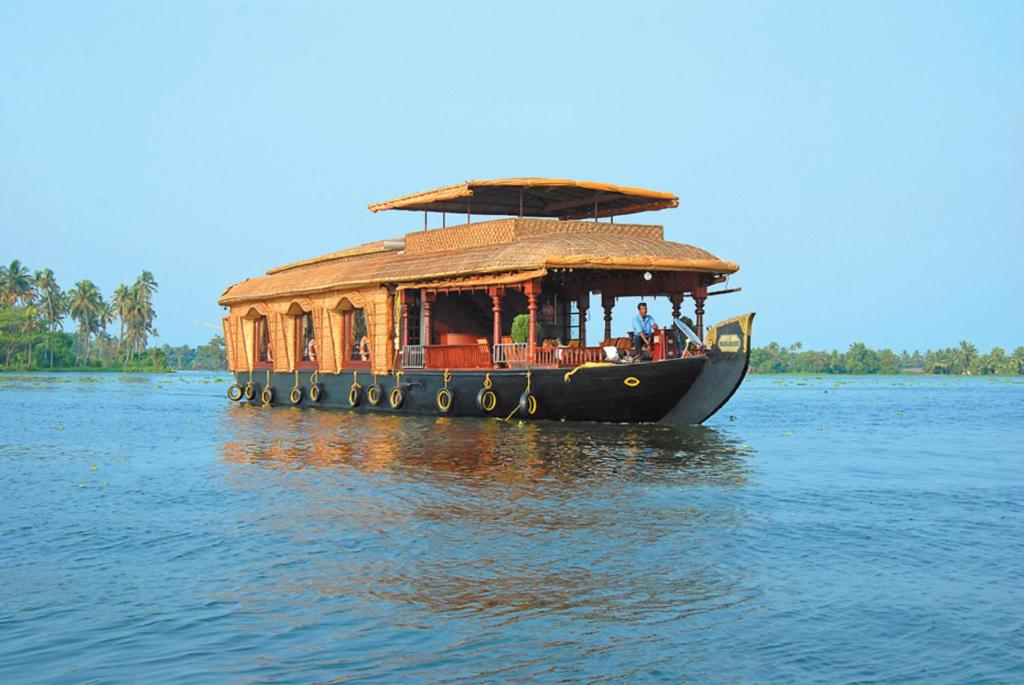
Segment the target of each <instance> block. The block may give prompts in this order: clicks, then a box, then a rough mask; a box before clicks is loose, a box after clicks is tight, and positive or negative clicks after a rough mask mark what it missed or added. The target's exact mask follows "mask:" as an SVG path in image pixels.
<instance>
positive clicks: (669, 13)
mask: <svg viewBox="0 0 1024 685" xmlns="http://www.w3.org/2000/svg"><path fill="white" fill-rule="evenodd" d="M0 160H2V164H0V261H2V262H3V263H7V262H8V261H10V260H11V259H13V258H19V259H21V260H22V261H23V262H25V263H26V264H27V265H28V266H29V267H30V268H32V269H39V268H42V267H44V266H49V267H51V268H53V269H54V270H55V271H56V273H57V277H58V280H59V281H60V282H61V284H62V285H64V286H65V287H70V286H71V285H73V284H74V282H75V281H76V280H78V279H81V278H92V279H93V280H94V281H95V282H96V283H97V284H98V285H99V286H100V287H101V288H102V289H103V290H104V292H105V293H106V294H107V295H109V293H110V292H111V291H112V290H113V288H114V287H116V286H117V284H118V283H121V282H130V281H131V280H132V279H134V277H135V276H136V275H137V274H138V272H139V271H140V270H141V269H143V268H148V269H149V270H151V271H152V272H153V273H154V274H155V275H156V277H157V280H158V281H159V282H160V292H159V295H158V297H157V299H156V306H157V311H158V318H157V321H156V325H157V328H158V329H159V331H160V333H161V337H160V339H159V341H158V342H160V343H162V342H169V343H171V344H179V343H182V342H188V343H191V344H196V343H199V342H203V341H205V340H206V339H208V338H209V336H210V334H211V333H212V331H211V330H209V329H208V328H206V327H204V326H202V325H201V324H198V323H196V322H197V321H198V322H207V323H214V324H217V323H218V322H219V318H220V315H221V312H220V309H219V308H218V307H217V306H216V299H217V297H218V295H219V294H220V292H221V291H222V289H223V288H224V286H226V285H227V284H229V283H232V282H234V281H237V280H241V279H243V278H246V277H248V276H254V275H258V274H261V273H263V271H264V270H265V269H266V268H268V267H270V266H274V265H277V264H281V263H285V262H289V261H292V260H296V259H301V258H305V257H309V256H312V255H316V254H320V253H323V252H328V251H332V250H336V249H340V248H343V247H346V246H349V245H351V244H354V243H357V242H362V241H366V240H373V239H377V238H382V237H390V236H393V235H398V234H401V233H403V232H405V231H408V230H416V229H417V228H419V227H420V226H421V225H422V223H421V222H422V217H421V216H420V215H416V214H405V213H399V212H394V213H390V215H389V214H388V213H385V214H382V215H371V214H370V213H369V212H368V211H367V210H366V205H367V204H369V203H370V202H373V201H378V200H382V199H387V198H389V197H393V196H396V195H400V194H404V193H407V192H412V191H417V190H423V189H427V188H431V187H434V186H438V185H444V184H448V183H453V182H458V181H462V180H466V179H470V178H500V177H507V176H554V177H570V178H584V179H591V180H599V181H607V182H612V183H621V184H628V185H639V186H645V187H651V188H655V189H660V190H669V191H673V192H676V193H677V194H678V195H679V196H680V200H681V202H680V207H679V208H678V209H674V210H669V211H665V212H660V213H657V214H649V215H639V216H638V217H637V218H638V220H642V221H648V222H650V223H663V224H664V225H665V228H666V236H667V237H668V238H670V239H673V240H678V241H681V242H688V243H692V244H695V245H699V246H701V247H704V248H706V249H709V250H710V251H712V252H714V253H716V254H718V255H719V256H722V257H724V258H726V259H730V260H733V261H737V262H739V263H740V264H741V265H742V270H741V271H740V273H739V274H737V275H736V276H735V277H734V278H733V280H732V282H731V284H730V285H734V286H742V288H743V292H742V293H740V294H737V295H732V296H728V297H722V298H715V299H713V300H711V301H710V302H709V311H708V319H709V321H714V320H719V319H722V318H726V317H728V316H731V315H733V314H737V313H740V312H743V311H747V310H755V311H757V312H758V317H759V318H758V321H757V323H756V327H755V336H756V338H755V343H765V342H767V341H768V340H778V341H780V342H784V343H789V342H793V341H796V340H800V341H803V343H804V345H805V346H806V347H814V348H832V347H838V348H845V347H846V346H848V345H849V343H851V342H853V341H864V342H867V343H868V344H869V345H874V346H890V347H893V348H895V349H897V350H899V349H903V348H911V349H912V348H914V347H920V348H921V349H924V348H928V347H940V346H946V345H952V344H954V343H956V342H957V341H958V340H960V339H963V338H969V339H971V340H973V341H975V342H977V343H978V344H979V345H980V346H982V347H984V348H986V349H987V348H988V347H991V346H993V345H1002V346H1005V347H1012V346H1016V345H1021V344H1024V305H1022V304H1021V296H1022V294H1024V287H1022V286H1024V277H1022V273H1021V272H1022V267H1024V263H1022V256H1024V249H1022V248H1024V3H1021V2H986V3H977V2H965V3H935V2H930V3H914V2H900V3H887V2H886V3H881V2H880V3H870V2H857V3H853V2H850V3H845V4H840V3H814V2H806V3H804V2H788V3H735V4H733V3H729V4H725V3H705V4H689V3H679V2H669V3H648V4H645V5H643V6H642V7H641V6H640V5H639V4H637V3H621V2H615V3H601V2H588V3H583V2H580V3H573V2H564V3H550V2H536V3H535V2H523V1H520V2H515V3H484V2H448V3H443V4H441V3H437V4H433V5H428V3H370V4H363V5H354V4H352V5H350V4H347V3H339V2H323V3H315V2H287V3H285V2H280V3H273V2H134V1H133V2H92V3H80V2H63V3H61V2H32V3H15V2H2V3H0ZM282 235H284V236H286V237H285V238H282V237H281V236H282ZM625 310H626V307H623V308H622V310H617V317H616V320H617V322H618V321H623V322H624V321H625V319H626V316H627V315H628V314H630V313H631V312H627V311H625ZM663 312H664V304H663V303H659V305H658V306H657V307H655V310H654V313H655V314H656V315H658V314H659V313H663ZM592 327H593V326H592Z"/></svg>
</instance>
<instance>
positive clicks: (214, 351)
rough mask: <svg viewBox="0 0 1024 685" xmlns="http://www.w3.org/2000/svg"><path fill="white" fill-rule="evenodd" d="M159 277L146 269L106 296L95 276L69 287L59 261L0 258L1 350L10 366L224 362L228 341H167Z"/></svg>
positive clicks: (138, 367)
mask: <svg viewBox="0 0 1024 685" xmlns="http://www.w3.org/2000/svg"><path fill="white" fill-rule="evenodd" d="M158 287H159V284H158V283H157V281H156V278H155V277H154V276H153V274H152V273H150V272H149V271H146V270H143V271H142V273H140V274H139V276H138V277H137V278H136V279H135V282H134V283H132V284H131V285H127V284H123V283H122V284H120V285H118V286H117V287H116V288H114V291H113V292H112V293H111V294H110V297H109V298H105V297H104V296H103V293H102V292H101V291H100V289H99V287H98V286H97V285H96V284H95V283H94V282H93V281H91V280H90V279H83V280H81V281H78V282H77V283H75V284H74V286H73V287H71V288H68V289H67V290H64V289H62V288H61V286H60V284H59V283H58V282H57V277H56V275H55V274H54V273H53V270H52V269H42V270H39V271H34V272H33V271H31V270H29V268H28V267H26V266H25V265H24V264H22V263H21V262H20V261H19V260H17V259H15V260H14V261H12V262H11V263H10V264H9V265H7V266H0V355H2V363H3V368H4V369H7V370H20V371H29V370H37V369H38V370H77V369H81V370H110V371H122V370H123V371H169V370H171V368H172V367H171V366H170V364H169V361H173V362H176V364H175V366H174V367H173V368H207V369H215V368H224V345H223V340H222V339H221V338H220V336H215V337H214V339H213V340H211V342H210V344H209V345H203V346H200V347H199V348H196V349H192V348H188V346H184V349H182V348H172V347H170V346H169V345H164V346H163V347H162V348H157V347H152V346H150V340H151V339H152V338H154V337H156V336H157V335H158V334H157V330H156V328H155V327H154V325H153V322H154V320H155V319H156V310H155V309H154V308H153V296H154V295H155V294H156V292H157V289H158Z"/></svg>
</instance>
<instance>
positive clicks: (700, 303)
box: [693, 296, 705, 340]
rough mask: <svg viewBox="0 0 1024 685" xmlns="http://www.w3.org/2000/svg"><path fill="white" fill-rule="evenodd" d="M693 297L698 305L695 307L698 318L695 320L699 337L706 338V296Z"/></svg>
mask: <svg viewBox="0 0 1024 685" xmlns="http://www.w3.org/2000/svg"><path fill="white" fill-rule="evenodd" d="M693 299H694V301H695V302H696V307H694V314H696V315H697V319H696V321H694V324H695V325H696V327H697V337H698V338H700V339H701V340H703V339H704V299H705V298H704V297H700V296H697V297H694V298H693Z"/></svg>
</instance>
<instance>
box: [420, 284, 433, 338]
mask: <svg viewBox="0 0 1024 685" xmlns="http://www.w3.org/2000/svg"><path fill="white" fill-rule="evenodd" d="M420 299H421V302H422V303H423V333H422V334H421V335H420V344H421V345H424V346H426V345H429V344H430V306H431V305H432V304H433V301H434V298H433V297H432V296H430V295H427V291H426V289H424V290H423V294H422V295H421V298H420Z"/></svg>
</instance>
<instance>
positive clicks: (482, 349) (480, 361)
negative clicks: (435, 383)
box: [423, 345, 491, 369]
mask: <svg viewBox="0 0 1024 685" xmlns="http://www.w3.org/2000/svg"><path fill="white" fill-rule="evenodd" d="M423 362H424V366H426V367H427V368H428V369H489V368H491V350H490V347H488V346H487V345H426V346H424V348H423Z"/></svg>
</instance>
